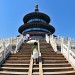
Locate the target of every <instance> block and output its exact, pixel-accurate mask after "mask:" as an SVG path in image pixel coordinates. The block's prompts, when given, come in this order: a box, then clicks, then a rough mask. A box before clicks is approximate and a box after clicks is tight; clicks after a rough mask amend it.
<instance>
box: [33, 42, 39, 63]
mask: <svg viewBox="0 0 75 75" xmlns="http://www.w3.org/2000/svg"><path fill="white" fill-rule="evenodd" d="M32 50H33V56H32V58H33V63H34V64H36V63H37V62H38V44H37V42H34V46H33V48H32Z"/></svg>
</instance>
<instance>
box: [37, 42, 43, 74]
mask: <svg viewBox="0 0 75 75" xmlns="http://www.w3.org/2000/svg"><path fill="white" fill-rule="evenodd" d="M38 51H39V75H43V69H42V59H41V53H40V44H39V41H38Z"/></svg>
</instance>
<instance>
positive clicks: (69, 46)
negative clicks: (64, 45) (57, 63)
mask: <svg viewBox="0 0 75 75" xmlns="http://www.w3.org/2000/svg"><path fill="white" fill-rule="evenodd" d="M70 42H71V41H70V39H68V60H69V54H70V49H71V45H70Z"/></svg>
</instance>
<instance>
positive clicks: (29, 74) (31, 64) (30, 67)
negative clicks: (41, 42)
mask: <svg viewBox="0 0 75 75" xmlns="http://www.w3.org/2000/svg"><path fill="white" fill-rule="evenodd" d="M32 68H33V59H32V54H31V59H30V65H29V72H28V75H32Z"/></svg>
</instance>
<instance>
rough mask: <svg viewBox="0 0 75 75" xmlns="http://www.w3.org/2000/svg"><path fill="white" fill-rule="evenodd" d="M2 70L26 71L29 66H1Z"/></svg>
mask: <svg viewBox="0 0 75 75" xmlns="http://www.w3.org/2000/svg"><path fill="white" fill-rule="evenodd" d="M0 69H1V70H3V71H13V72H28V71H29V67H28V68H27V67H1V68H0Z"/></svg>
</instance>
